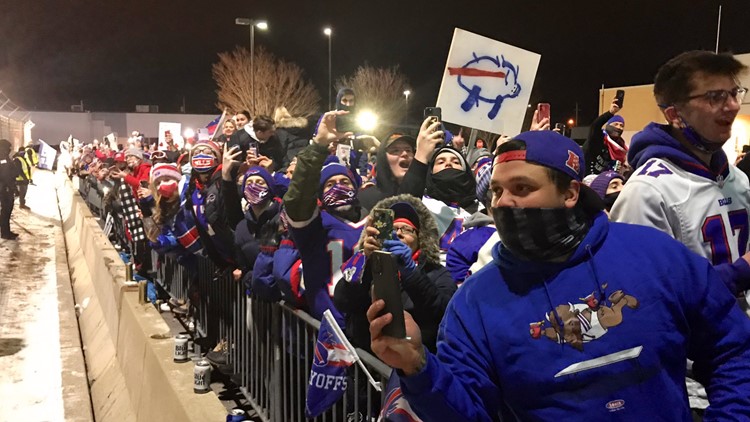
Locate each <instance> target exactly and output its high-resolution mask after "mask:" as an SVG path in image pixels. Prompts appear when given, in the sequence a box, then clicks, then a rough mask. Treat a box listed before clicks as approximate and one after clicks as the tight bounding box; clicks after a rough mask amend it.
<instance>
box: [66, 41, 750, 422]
mask: <svg viewBox="0 0 750 422" xmlns="http://www.w3.org/2000/svg"><path fill="white" fill-rule="evenodd" d="M744 71H745V68H744V66H742V65H741V64H739V62H737V61H736V60H735V59H734V58H733V57H732V56H731V55H726V54H719V55H717V54H713V53H707V52H689V53H684V54H682V55H680V56H678V57H676V58H674V59H673V60H672V61H670V62H669V63H667V64H666V65H665V66H664V67H662V69H661V70H660V73H659V75H657V78H656V85H655V88H654V89H655V96H656V99H657V101H658V105H659V107H660V108H661V109H662V110H663V113H664V116H665V119H666V121H667V123H666V124H656V123H654V124H652V125H650V126H649V127H647V128H646V129H645V130H644V131H643V132H641V133H640V134H639V135H637V136H636V137H635V138H634V139H633V140H632V142H631V143H630V149H628V146H627V145H626V143H625V141H624V140H623V139H622V133H623V130H624V126H625V121H624V119H623V118H622V117H621V116H620V115H619V114H618V113H619V111H620V104H619V103H618V102H617V101H613V103H612V105H611V106H610V108H609V110H608V111H607V112H605V113H604V114H602V115H601V116H599V117H598V118H597V119H596V120H595V121H594V122H593V124H592V126H591V132H590V135H589V137H588V139H587V141H586V142H585V144H584V145H583V147H582V148H581V147H578V146H577V145H576V144H575V143H574V142H573V141H571V140H570V139H567V138H565V137H564V136H562V135H561V134H559V133H556V131H554V130H550V129H549V121H548V120H547V119H543V120H540V121H539V120H537V116H536V115H535V116H534V119H533V122H532V127H531V128H530V129H531V131H529V132H525V133H522V134H518V135H514V136H511V137H501V138H499V139H498V140H497V141H496V142H492V143H488V142H485V141H484V140H481V139H480V140H471V139H470V137H469V136H468V133H469V131H470V129H469V128H457V129H454V130H450V131H449V130H447V129H446V127H445V126H444V125H443V124H442V123H441V122H438V121H433V120H430V119H426V120H425V121H424V122H423V123H422V124H421V126H420V128H419V131H418V133H417V134H416V136H411V135H410V134H404V133H394V134H392V135H390V136H388V137H386V138H385V139H383V140H377V139H374V138H372V137H367V136H361V135H363V134H358V133H356V131H351V130H350V129H351V128H350V126H349V124H350V122H349V120H348V118H349V111H350V110H352V109H353V107H354V106H355V104H356V103H355V95H354V94H355V93H354V92H353V91H352V90H349V89H344V90H342V91H341V92H340V93H339V95H338V97H337V104H338V107H337V110H334V111H329V112H327V113H325V114H323V115H322V116H321V117H320V119H319V120H318V121H317V123H316V122H312V121H311V122H308V121H307V120H306V119H300V118H295V117H293V116H291V115H290V114H289V113H288V112H287V111H286V109H284V108H283V107H279V109H277V112H276V113H275V116H273V117H270V116H262V115H260V116H250V114H249V113H248V112H246V111H238V112H236V113H235V114H234V116H233V117H232V118H230V119H227V120H226V121H225V122H224V123H223V126H222V127H221V128H220V129H219V130H221V134H220V135H217V136H215V137H214V140H199V141H196V142H195V143H186V144H185V145H184V147H182V148H180V147H178V146H177V145H176V144H175V142H174V141H173V140H172V139H171V137H170V136H167V137H166V143H165V145H163V146H162V147H161V148H159V147H158V146H157V145H156V144H155V143H152V144H148V143H146V142H144V141H143V140H142V139H141V138H139V137H138V135H137V134H135V136H134V137H133V138H131V139H130V140H129V142H128V144H127V145H124V146H119V147H118V148H117V149H113V148H111V146H110V145H109V144H106V143H105V144H101V143H97V142H94V144H92V145H79V146H76V145H70V144H68V143H67V142H66V143H65V145H62V146H61V149H62V151H63V153H62V154H61V157H60V161H59V163H58V166H61V165H62V167H64V168H66V169H67V171H68V172H69V174H73V173H76V174H77V175H78V176H79V177H82V178H88V179H89V180H93V179H95V181H96V183H99V184H106V185H107V186H109V189H108V192H109V196H110V198H109V199H110V200H112V199H115V198H116V199H117V200H118V201H119V202H120V204H121V206H122V207H123V209H126V210H130V211H131V212H125V213H124V215H125V218H124V221H123V222H122V224H123V225H124V226H125V227H126V228H127V230H126V231H127V233H129V236H132V240H133V241H134V242H136V243H137V244H138V245H140V246H138V247H137V248H136V251H134V252H135V253H134V260H135V264H136V270H137V271H138V272H139V273H140V274H141V275H142V276H144V277H150V276H151V275H150V274H148V271H147V269H148V268H150V263H149V259H150V256H151V254H150V250H152V249H153V250H155V251H157V252H158V253H159V254H161V255H168V256H172V257H174V258H175V259H177V261H178V262H179V263H180V264H182V265H184V266H185V267H186V268H187V269H188V270H189V271H190V270H194V266H195V259H196V257H197V256H203V257H206V258H209V259H210V260H211V261H212V262H213V263H214V264H215V265H216V267H217V268H219V269H220V271H225V272H228V273H232V274H233V276H234V279H235V280H236V281H237V282H241V283H243V285H244V286H245V292H246V294H247V295H248V297H253V298H256V299H260V300H266V301H279V300H284V301H285V302H286V303H287V304H291V305H293V306H296V307H299V308H301V309H304V310H306V311H307V312H308V313H310V314H311V315H313V316H314V317H316V318H318V319H320V318H321V317H322V314H323V312H324V311H326V310H331V311H332V313H333V315H334V316H335V318H336V320H337V322H338V323H339V325H340V326H341V327H345V332H346V334H347V336H348V337H349V339H350V341H351V342H352V343H353V344H354V345H355V346H357V347H360V348H363V349H365V350H372V351H373V352H375V353H376V354H377V356H379V357H380V358H381V359H383V360H384V361H385V362H386V363H388V364H389V365H391V366H393V367H395V368H398V369H400V370H401V372H400V376H401V377H402V379H401V383H402V387H403V390H404V393H405V395H406V396H407V398H408V399H409V401H410V403H411V405H412V407H413V408H414V409H415V410H417V413H419V414H420V415H425V416H429V417H437V418H438V419H439V420H463V419H462V418H469V419H472V418H475V419H476V420H480V419H481V420H484V419H487V420H491V419H495V418H496V417H497V415H501V414H502V415H504V416H506V417H508V416H509V415H514V416H515V417H520V418H522V419H525V418H531V419H552V418H555V417H563V418H565V417H566V415H567V416H568V417H569V416H570V415H571V414H570V413H565V412H566V411H570V412H573V413H576V414H578V415H584V414H585V415H594V419H598V418H600V417H599V416H601V415H602V414H603V415H606V412H608V411H610V410H612V409H607V407H606V406H605V405H609V403H608V401H611V403H615V404H617V403H619V402H615V401H614V400H616V399H617V398H620V399H624V398H626V399H624V403H625V404H624V406H626V409H627V410H628V411H632V412H634V413H632V414H631V415H644V414H648V412H652V413H651V414H661V413H662V412H663V411H664V410H660V407H666V406H661V405H659V404H658V403H657V401H659V400H663V401H664V403H670V404H672V405H675V406H677V407H679V406H682V407H684V410H682V409H681V408H678V409H677V410H675V408H674V407H672V408H671V412H675V413H670V415H672V416H673V415H674V414H680V415H684V414H686V412H689V410H687V398H686V397H687V396H686V395H685V394H684V392H685V387H684V383H683V380H684V378H685V361H686V359H687V358H690V359H692V360H694V361H695V366H694V368H695V369H696V370H695V371H693V372H694V373H695V374H693V372H691V373H690V376H691V377H693V378H695V379H698V380H700V381H701V382H702V383H704V384H706V385H707V386H708V387H709V388H708V390H707V391H708V393H709V397H708V399H709V400H710V401H711V405H712V406H711V407H709V408H708V409H709V410H708V411H705V415H706V416H707V417H708V416H711V415H722V414H735V415H736V414H742V415H748V412H750V410H749V407H750V405H748V395H747V394H746V393H747V391H748V390H744V393H742V394H741V395H744V398H742V397H738V394H739V392H740V391H741V390H742V388H744V387H741V386H745V387H747V386H748V383H750V367H749V365H750V359H748V358H749V356H748V353H750V328H748V327H749V326H750V322H749V321H748V320H747V317H745V316H744V315H742V313H741V310H740V307H739V306H737V304H736V303H735V302H734V301H733V299H732V296H734V297H742V296H743V295H744V292H745V291H746V290H747V289H748V287H750V265H748V262H750V255H749V254H750V253H748V252H747V243H748V235H747V229H748V226H749V224H748V223H749V222H748V214H747V210H748V209H750V184H749V183H748V178H747V177H746V176H745V175H744V174H743V173H741V172H739V171H737V169H736V167H734V166H733V165H731V164H728V163H727V162H726V156H725V155H724V153H723V152H722V151H721V145H722V144H723V143H724V142H725V141H726V140H727V139H728V138H729V132H728V131H729V128H730V127H731V124H732V122H733V120H734V118H735V116H736V115H737V112H738V110H739V105H740V104H741V102H742V96H744V92H745V90H744V88H742V87H741V86H739V85H738V83H737V76H738V75H739V74H741V73H742V72H744ZM352 132H354V133H352ZM341 145H344V146H347V148H343V149H342V148H340V147H339V146H341ZM342 150H343V151H345V154H342V153H341V151H342ZM558 152H559V154H561V155H556V154H558ZM522 166H531V167H522ZM540 169H541V170H540ZM670 175H672V176H673V175H678V176H679V177H677V178H675V177H666V176H670ZM660 176H662V177H660ZM586 185H588V187H586ZM631 185H632V187H631ZM128 204H132V205H133V207H132V209H131V207H130V206H129V205H128ZM375 209H390V210H393V215H394V220H393V233H392V234H391V235H390V236H386V238H387V240H380V239H381V238H382V236H380V235H381V233H379V232H378V230H377V229H376V228H375V227H374V224H373V223H374V217H373V210H375ZM707 213H708V214H707ZM709 214H711V215H709ZM610 217H611V219H612V220H613V221H619V222H626V223H637V224H640V225H643V226H650V227H655V228H657V229H659V230H661V231H662V232H665V233H667V234H668V235H669V236H671V237H672V238H675V239H677V240H679V241H680V242H681V243H683V244H684V245H686V246H687V248H688V249H690V250H692V252H689V251H688V250H687V249H684V248H682V247H681V246H680V245H679V244H678V242H675V241H673V240H672V239H668V238H667V237H663V236H661V235H659V234H658V233H656V232H655V231H650V230H647V229H643V228H635V226H626V225H618V224H612V223H610V222H609V221H608V220H609V219H610ZM725 217H726V218H725ZM725 220H726V221H725ZM727 224H731V227H732V228H731V229H727V230H728V231H727V230H725V226H726V225H727ZM727 233H729V234H727ZM736 233H739V235H737V234H736ZM499 240H500V241H501V243H498V241H499ZM584 245H585V247H584ZM376 250H384V251H388V252H390V253H391V254H392V255H393V256H394V258H395V261H396V262H397V266H398V271H399V278H400V286H401V290H402V302H403V307H404V309H405V310H407V311H408V312H409V315H410V316H408V317H407V331H408V333H409V338H408V339H393V338H388V337H386V336H382V335H381V334H380V329H381V328H382V326H383V325H384V324H386V323H388V322H389V319H388V318H389V317H388V316H387V315H386V316H379V317H378V316H377V313H378V312H379V311H380V309H382V301H376V302H375V303H374V304H372V298H371V295H370V292H371V282H372V276H371V274H370V272H369V271H368V267H367V262H368V258H369V257H370V255H371V254H372V253H373V252H374V251H376ZM618 251H619V252H618ZM618 253H619V255H618ZM698 255H701V256H702V257H703V258H699V257H698ZM706 258H707V259H708V260H706ZM709 261H710V263H709ZM489 263H494V264H495V265H487V264H489ZM482 268H485V269H484V270H482ZM592 290H593V293H591V292H592ZM696 291H698V293H695V292H696ZM605 292H606V294H605ZM589 293H591V295H589V296H588V297H587V295H588V294H589ZM454 296H455V297H454ZM451 299H453V300H451ZM574 303H576V304H575V305H574ZM371 304H372V305H371ZM558 305H559V306H558ZM740 305H741V306H744V309H747V306H746V305H747V303H746V302H745V301H744V299H743V300H740ZM613 313H614V314H613ZM613 315H616V316H617V318H619V319H617V318H614V317H613ZM649 315H650V316H649ZM649 318H651V319H650V320H649ZM623 320H625V321H627V323H626V322H624V321H623ZM441 321H443V322H442V325H441ZM638 324H640V325H638ZM618 325H619V326H618ZM618 329H619V331H618ZM608 330H609V331H611V333H610V334H609V335H608V336H606V337H605V338H604V339H603V338H602V337H604V334H606V333H607V331H608ZM649 331H650V333H649ZM618 332H619V334H617V333H618ZM618 336H619V337H618ZM656 337H658V338H656ZM540 338H541V339H544V338H547V339H549V340H552V341H547V340H544V341H543V340H537V339H540ZM623 338H625V340H623ZM615 340H616V344H617V345H618V346H620V345H622V346H623V348H624V347H626V346H627V347H629V348H632V347H635V346H638V345H639V344H643V345H645V346H644V348H643V350H642V351H641V352H639V353H641V357H640V358H639V359H640V362H641V363H640V364H641V365H642V367H641V368H640V369H638V370H635V372H636V373H631V368H630V367H627V368H626V367H625V366H622V367H616V368H614V367H613V366H611V365H610V366H607V365H602V366H603V369H596V370H592V371H593V372H590V373H584V374H580V375H581V378H579V379H578V380H574V379H572V378H565V376H563V378H562V379H561V378H558V377H559V374H558V375H555V372H557V371H560V370H563V369H565V365H562V366H559V365H557V366H555V365H552V364H562V363H563V362H569V363H574V362H576V359H577V360H583V358H582V353H583V352H582V351H583V350H584V348H585V350H587V351H588V350H591V348H595V350H596V353H591V354H590V356H588V358H596V357H598V356H604V355H606V354H608V353H610V352H617V351H619V350H621V348H617V347H615V346H613V344H615V343H613V342H615ZM530 344H531V345H530ZM567 348H569V349H567ZM608 348H609V349H608ZM570 356H573V358H571V357H570ZM716 356H720V357H721V358H720V359H719V358H716ZM623 365H624V364H623ZM542 366H544V367H546V368H545V369H544V370H542V369H539V368H540V367H542ZM537 370H538V371H541V372H538V373H537V372H535V373H534V374H532V373H531V372H534V371H537ZM553 370H554V371H553ZM548 371H553V372H551V373H550V374H547V372H548ZM591 373H593V374H594V376H593V377H591V376H589V375H590V374H591ZM539 374H543V375H539ZM615 374H618V375H622V378H621V379H620V380H619V381H609V382H604V381H602V379H603V378H607V379H609V378H614V377H615V376H616V375H615ZM547 375H549V377H547V378H545V377H546V376H547ZM631 375H632V376H631ZM597 377H598V378H599V379H598V380H597V379H595V378H597ZM588 383H590V385H589V384H588ZM717 384H718V385H717ZM726 385H728V386H729V389H734V390H736V393H734V392H732V391H728V389H727V388H725V387H724V386H726ZM597 388H598V390H597ZM573 390H575V391H577V392H576V393H574V392H573ZM459 391H460V392H459ZM535 392H536V393H535ZM705 392H706V391H705V390H701V389H700V386H698V387H696V388H695V389H692V388H691V389H690V396H691V397H690V404H691V406H692V407H693V408H694V409H695V410H694V412H695V414H696V415H700V414H703V412H704V410H702V409H706V407H708V401H706V395H705ZM566 394H567V395H566ZM587 395H589V396H591V397H594V398H597V397H600V398H601V399H602V400H604V399H606V400H604V401H603V402H602V403H601V406H598V405H597V406H598V407H596V410H594V409H593V406H592V407H591V408H588V405H589V404H590V403H589V402H588V400H590V399H591V397H589V396H587ZM648 395H651V396H652V397H647V396H648ZM639 400H644V401H643V402H642V403H640V404H638V403H639ZM631 403H632V404H631ZM644 403H645V404H644ZM612 406H614V405H612ZM628 406H629V407H628ZM644 406H645V407H644ZM637 407H640V409H637V410H636V408H637ZM618 408H619V407H618ZM644 409H646V410H644ZM712 409H713V412H715V413H711V411H712ZM601 412H604V413H601ZM687 414H689V413H687ZM596 415H599V416H596ZM664 415H666V413H664ZM748 417H750V416H748ZM472 420H474V419H472Z"/></svg>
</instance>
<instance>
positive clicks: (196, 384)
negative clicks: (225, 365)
mask: <svg viewBox="0 0 750 422" xmlns="http://www.w3.org/2000/svg"><path fill="white" fill-rule="evenodd" d="M209 391H211V364H210V363H208V361H207V360H205V359H201V360H199V361H198V362H195V369H194V370H193V392H194V393H196V394H205V393H208V392H209Z"/></svg>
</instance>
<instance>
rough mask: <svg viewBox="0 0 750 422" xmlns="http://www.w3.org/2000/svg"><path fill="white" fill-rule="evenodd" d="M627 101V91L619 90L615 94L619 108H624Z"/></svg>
mask: <svg viewBox="0 0 750 422" xmlns="http://www.w3.org/2000/svg"><path fill="white" fill-rule="evenodd" d="M624 101H625V90H623V89H618V90H617V92H615V104H617V106H618V107H620V108H622V103H623V102H624Z"/></svg>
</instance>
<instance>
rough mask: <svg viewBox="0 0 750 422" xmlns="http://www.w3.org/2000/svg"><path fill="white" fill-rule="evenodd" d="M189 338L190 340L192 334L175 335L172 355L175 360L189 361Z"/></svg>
mask: <svg viewBox="0 0 750 422" xmlns="http://www.w3.org/2000/svg"><path fill="white" fill-rule="evenodd" d="M188 340H190V336H188V335H187V334H178V335H176V336H175V338H174V354H173V356H172V357H173V360H174V361H175V362H187V361H188Z"/></svg>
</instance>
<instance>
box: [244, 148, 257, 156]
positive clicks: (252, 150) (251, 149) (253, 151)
mask: <svg viewBox="0 0 750 422" xmlns="http://www.w3.org/2000/svg"><path fill="white" fill-rule="evenodd" d="M247 153H248V154H252V155H254V156H256V157H257V156H258V148H257V147H255V146H253V145H251V146H249V147H247Z"/></svg>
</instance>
